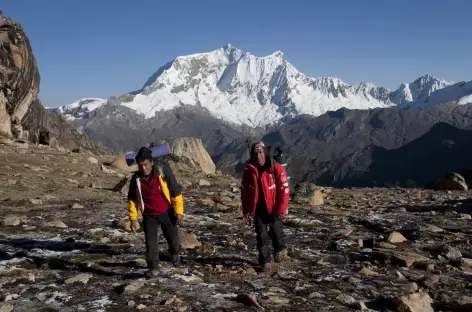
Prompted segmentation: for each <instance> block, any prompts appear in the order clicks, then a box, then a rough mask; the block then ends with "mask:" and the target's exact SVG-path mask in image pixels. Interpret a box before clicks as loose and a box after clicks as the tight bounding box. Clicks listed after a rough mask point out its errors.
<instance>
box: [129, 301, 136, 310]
mask: <svg viewBox="0 0 472 312" xmlns="http://www.w3.org/2000/svg"><path fill="white" fill-rule="evenodd" d="M135 305H136V303H135V302H134V301H133V300H131V301H128V307H130V308H133V307H134V306H135Z"/></svg>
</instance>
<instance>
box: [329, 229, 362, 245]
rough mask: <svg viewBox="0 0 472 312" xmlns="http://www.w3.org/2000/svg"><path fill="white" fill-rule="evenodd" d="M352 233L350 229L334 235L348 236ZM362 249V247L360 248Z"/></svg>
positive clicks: (339, 231)
mask: <svg viewBox="0 0 472 312" xmlns="http://www.w3.org/2000/svg"><path fill="white" fill-rule="evenodd" d="M352 232H353V230H352V229H341V230H338V231H336V232H335V233H334V235H335V236H349V235H351V234H352ZM361 248H362V247H361Z"/></svg>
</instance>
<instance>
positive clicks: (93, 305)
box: [89, 296, 113, 312]
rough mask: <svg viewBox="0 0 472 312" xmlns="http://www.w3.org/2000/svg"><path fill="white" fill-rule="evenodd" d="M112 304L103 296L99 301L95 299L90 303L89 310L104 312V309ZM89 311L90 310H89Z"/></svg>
mask: <svg viewBox="0 0 472 312" xmlns="http://www.w3.org/2000/svg"><path fill="white" fill-rule="evenodd" d="M112 303H113V302H112V301H111V300H109V299H108V296H103V297H102V298H100V299H97V300H95V301H92V302H91V303H90V305H91V308H93V309H98V310H93V311H95V312H105V307H106V306H108V305H110V304H112ZM89 311H90V310H89Z"/></svg>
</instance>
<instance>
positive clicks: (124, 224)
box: [118, 217, 139, 232]
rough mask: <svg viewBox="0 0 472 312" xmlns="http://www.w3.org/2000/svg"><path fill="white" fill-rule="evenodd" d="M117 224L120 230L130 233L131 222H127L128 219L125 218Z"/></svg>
mask: <svg viewBox="0 0 472 312" xmlns="http://www.w3.org/2000/svg"><path fill="white" fill-rule="evenodd" d="M118 224H119V226H120V228H122V229H123V230H125V231H127V232H131V221H130V220H129V218H126V217H125V218H123V219H121V220H120V221H119V223H118ZM138 226H139V222H138Z"/></svg>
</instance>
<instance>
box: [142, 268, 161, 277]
mask: <svg viewBox="0 0 472 312" xmlns="http://www.w3.org/2000/svg"><path fill="white" fill-rule="evenodd" d="M160 273H161V271H160V270H159V269H149V271H147V272H146V273H145V275H146V277H149V278H152V277H156V276H159V274H160Z"/></svg>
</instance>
